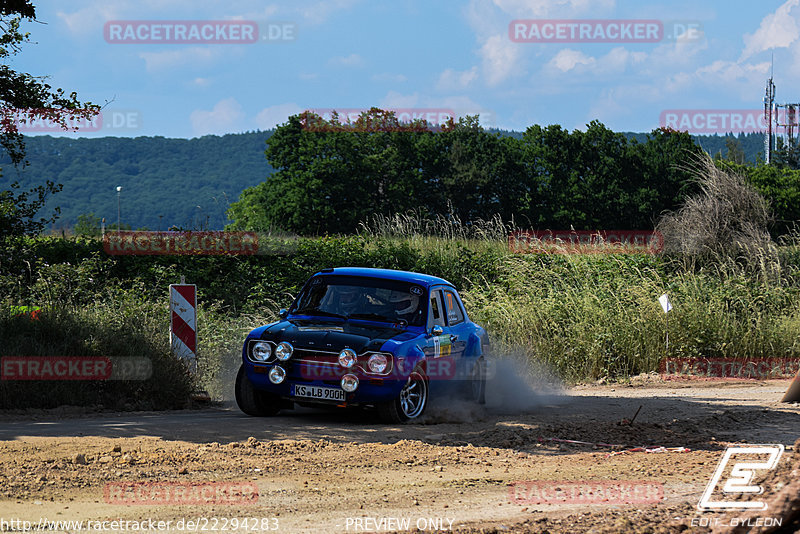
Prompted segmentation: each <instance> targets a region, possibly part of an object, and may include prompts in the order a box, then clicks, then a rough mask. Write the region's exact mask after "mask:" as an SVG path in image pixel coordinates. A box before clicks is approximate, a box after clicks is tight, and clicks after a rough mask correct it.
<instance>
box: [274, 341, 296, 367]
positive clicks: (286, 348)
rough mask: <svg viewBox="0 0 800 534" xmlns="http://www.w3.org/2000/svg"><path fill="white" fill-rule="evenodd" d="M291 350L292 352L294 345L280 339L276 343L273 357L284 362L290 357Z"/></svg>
mask: <svg viewBox="0 0 800 534" xmlns="http://www.w3.org/2000/svg"><path fill="white" fill-rule="evenodd" d="M292 352H294V347H292V344H291V343H287V342H286V341H282V342H281V343H280V344H279V345H278V348H277V349H275V357H276V358H278V359H279V360H280V361H282V362H285V361H286V360H288V359H289V358H291V357H292Z"/></svg>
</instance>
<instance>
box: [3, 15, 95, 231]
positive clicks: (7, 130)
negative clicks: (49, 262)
mask: <svg viewBox="0 0 800 534" xmlns="http://www.w3.org/2000/svg"><path fill="white" fill-rule="evenodd" d="M22 19H26V20H29V21H35V20H36V11H35V8H34V6H33V4H32V3H31V1H30V0H6V1H4V2H2V4H0V31H1V32H2V35H0V58H1V59H2V60H3V64H2V65H0V147H2V148H3V149H4V150H5V152H6V153H7V154H8V156H9V158H10V160H11V162H12V164H13V165H15V166H18V165H20V164H24V158H25V142H24V137H23V135H22V134H21V133H20V131H19V125H20V124H26V123H29V122H31V121H34V120H48V121H52V122H53V123H55V124H58V125H60V126H61V127H62V128H64V129H69V127H70V126H69V125H70V121H73V120H75V119H77V118H85V119H91V118H92V117H93V116H94V115H96V114H97V113H98V112H99V109H100V108H99V106H96V105H93V104H91V103H88V102H87V103H85V104H84V103H81V102H80V101H79V100H78V96H77V94H76V93H75V92H72V93H70V94H69V95H65V93H64V90H63V89H53V88H52V87H51V86H50V85H48V84H47V83H45V82H44V79H45V78H43V77H37V76H33V75H31V74H27V73H21V72H17V71H15V70H13V69H12V68H11V67H9V66H8V64H7V62H8V59H9V58H10V57H12V56H15V55H17V54H18V53H19V52H20V51H21V48H22V45H23V44H24V43H27V42H29V40H30V34H28V33H22V32H21V31H20V24H21V21H22ZM19 189H20V188H19V184H18V183H17V182H14V183H11V184H10V185H9V186H7V188H5V187H4V188H0V236H3V235H15V234H22V233H35V232H38V231H41V229H42V228H44V226H45V225H46V224H47V223H49V222H52V221H53V220H55V218H56V217H57V215H58V211H56V213H55V214H54V215H53V216H52V217H50V218H41V219H40V220H38V221H37V220H35V216H36V213H37V212H38V211H39V209H40V208H41V207H42V206H43V205H44V203H45V200H46V198H47V196H48V195H50V194H53V193H56V192H58V191H59V190H60V189H61V187H60V186H58V185H56V184H55V183H54V182H52V181H49V180H48V181H47V182H46V183H45V185H41V186H38V187H35V188H33V189H32V190H30V191H27V192H25V191H20V190H19Z"/></svg>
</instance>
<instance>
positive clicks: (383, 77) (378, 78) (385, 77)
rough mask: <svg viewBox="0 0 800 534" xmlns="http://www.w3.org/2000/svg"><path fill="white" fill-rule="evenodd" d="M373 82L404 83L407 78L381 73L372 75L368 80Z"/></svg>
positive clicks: (401, 75)
mask: <svg viewBox="0 0 800 534" xmlns="http://www.w3.org/2000/svg"><path fill="white" fill-rule="evenodd" d="M370 79H371V80H372V81H373V82H389V83H404V82H407V81H408V78H407V77H406V76H405V75H403V74H392V73H389V72H383V73H381V74H373V75H372V77H371V78H370Z"/></svg>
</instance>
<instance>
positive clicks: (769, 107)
mask: <svg viewBox="0 0 800 534" xmlns="http://www.w3.org/2000/svg"><path fill="white" fill-rule="evenodd" d="M773 67H774V57H773V64H772V65H771V66H770V69H769V80H767V90H766V94H765V95H764V119H766V122H767V134H766V136H765V137H764V159H765V161H766V163H767V164H769V163H771V162H772V147H773V146H774V139H773V136H772V119H773V113H774V112H775V107H774V104H775V84H774V83H773V82H772V74H773ZM775 115H776V116H775V119H777V113H775Z"/></svg>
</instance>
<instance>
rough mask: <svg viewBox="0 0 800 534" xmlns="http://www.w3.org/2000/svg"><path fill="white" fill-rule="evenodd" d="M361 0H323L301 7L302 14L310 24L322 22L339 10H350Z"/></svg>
mask: <svg viewBox="0 0 800 534" xmlns="http://www.w3.org/2000/svg"><path fill="white" fill-rule="evenodd" d="M359 2H360V0H322V1H321V2H317V3H316V4H312V5H310V6H307V7H302V8H300V9H299V12H300V15H301V16H302V17H303V18H304V19H305V20H306V22H308V23H310V24H322V23H323V22H327V20H328V19H329V18H330V17H331V15H333V13H335V12H337V11H343V10H348V9H350V8H352V7H353V6H355V5H356V4H357V3H359Z"/></svg>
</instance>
